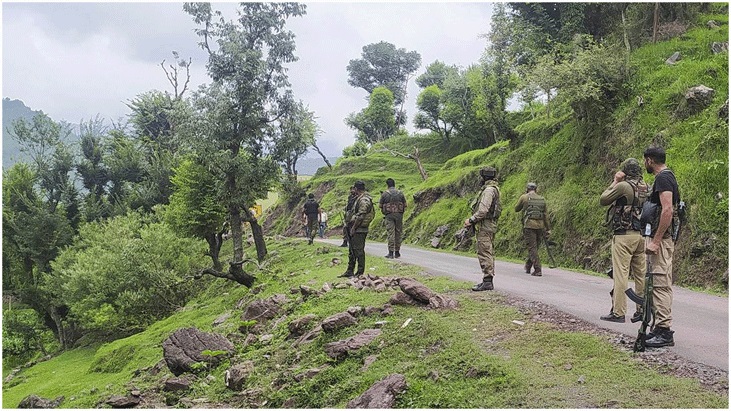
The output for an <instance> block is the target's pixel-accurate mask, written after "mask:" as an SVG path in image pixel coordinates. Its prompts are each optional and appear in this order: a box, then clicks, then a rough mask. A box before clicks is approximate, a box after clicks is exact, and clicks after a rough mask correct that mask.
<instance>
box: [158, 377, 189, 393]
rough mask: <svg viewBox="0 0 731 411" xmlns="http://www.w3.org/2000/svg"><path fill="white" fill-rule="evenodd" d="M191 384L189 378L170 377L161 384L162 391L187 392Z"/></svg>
mask: <svg viewBox="0 0 731 411" xmlns="http://www.w3.org/2000/svg"><path fill="white" fill-rule="evenodd" d="M192 383H193V381H192V378H191V377H190V376H184V377H172V378H168V379H167V380H165V382H164V383H163V387H162V390H163V391H187V390H189V389H190V386H191V384H192Z"/></svg>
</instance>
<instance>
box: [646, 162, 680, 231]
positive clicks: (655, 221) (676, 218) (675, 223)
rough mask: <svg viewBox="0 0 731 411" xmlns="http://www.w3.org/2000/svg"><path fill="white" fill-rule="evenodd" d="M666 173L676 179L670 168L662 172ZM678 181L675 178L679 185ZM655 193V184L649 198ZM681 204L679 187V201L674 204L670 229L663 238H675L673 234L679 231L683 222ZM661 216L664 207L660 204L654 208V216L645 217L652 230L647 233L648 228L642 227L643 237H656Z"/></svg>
mask: <svg viewBox="0 0 731 411" xmlns="http://www.w3.org/2000/svg"><path fill="white" fill-rule="evenodd" d="M664 172H668V173H670V174H672V175H673V178H675V173H673V171H672V170H670V169H669V168H666V169H664V170H663V171H661V173H664ZM677 181H678V179H677V178H675V182H676V183H677ZM654 192H655V185H654V184H653V185H652V188H651V189H650V193H649V194H648V198H649V197H650V196H651V195H652V194H653V193H654ZM674 200H675V199H673V201H674ZM680 202H681V197H680V187H679V186H678V199H677V202H674V203H673V217H672V219H671V220H670V227H668V229H667V231H665V232H664V233H663V238H670V237H672V236H673V232H675V231H676V230H677V227H679V226H680V224H681V222H680V214H679V210H678V204H680ZM661 214H662V205H661V204H660V203H658V204H657V207H655V208H654V213H653V215H651V216H649V218H648V216H645V217H644V220H648V219H649V220H650V221H651V223H650V227H651V229H650V231H647V230H646V227H641V230H642V235H643V236H649V237H654V236H655V231H656V230H657V228H658V227H659V226H660V215H661ZM640 225H641V224H640ZM674 240H676V239H675V238H674Z"/></svg>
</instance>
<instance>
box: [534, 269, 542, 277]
mask: <svg viewBox="0 0 731 411" xmlns="http://www.w3.org/2000/svg"><path fill="white" fill-rule="evenodd" d="M531 275H532V276H533V277H540V276H542V275H543V272H542V271H541V270H535V271H533V273H532V274H531Z"/></svg>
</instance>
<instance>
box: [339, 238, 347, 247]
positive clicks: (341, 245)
mask: <svg viewBox="0 0 731 411" xmlns="http://www.w3.org/2000/svg"><path fill="white" fill-rule="evenodd" d="M347 246H348V242H347V241H345V240H343V243H342V244H340V247H347Z"/></svg>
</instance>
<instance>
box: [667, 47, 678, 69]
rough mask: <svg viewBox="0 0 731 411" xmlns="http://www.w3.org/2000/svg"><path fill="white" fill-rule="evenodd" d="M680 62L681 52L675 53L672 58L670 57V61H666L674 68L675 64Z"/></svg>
mask: <svg viewBox="0 0 731 411" xmlns="http://www.w3.org/2000/svg"><path fill="white" fill-rule="evenodd" d="M678 61H680V52H679V51H676V52H675V53H673V55H672V56H670V57H668V59H667V60H665V64H669V65H671V66H672V65H673V64H675V63H677V62H678Z"/></svg>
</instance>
